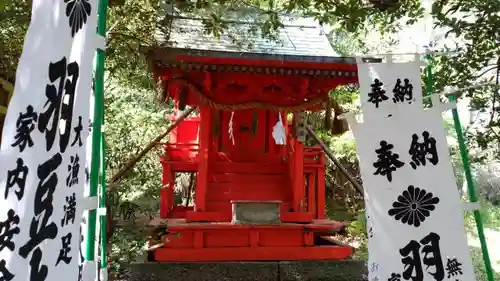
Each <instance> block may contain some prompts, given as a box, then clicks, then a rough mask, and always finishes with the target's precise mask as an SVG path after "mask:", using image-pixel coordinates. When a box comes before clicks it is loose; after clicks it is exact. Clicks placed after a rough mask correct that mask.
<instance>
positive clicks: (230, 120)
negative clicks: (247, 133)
mask: <svg viewBox="0 0 500 281" xmlns="http://www.w3.org/2000/svg"><path fill="white" fill-rule="evenodd" d="M233 117H234V111H233V112H231V118H230V119H229V125H228V126H229V129H228V130H227V133H228V134H229V139H230V140H231V142H232V143H233V146H234V134H233Z"/></svg>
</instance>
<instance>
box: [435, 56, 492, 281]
mask: <svg viewBox="0 0 500 281" xmlns="http://www.w3.org/2000/svg"><path fill="white" fill-rule="evenodd" d="M425 58H426V59H427V60H428V61H429V64H428V65H427V93H428V94H432V93H433V92H434V91H433V79H432V78H433V77H432V65H431V63H430V61H431V57H430V56H426V57H425ZM448 98H449V100H450V101H456V98H455V96H453V95H450V96H449V97H448ZM451 113H452V115H453V122H454V125H455V131H456V132H457V141H458V147H459V149H460V156H461V158H462V163H463V166H464V172H465V179H466V181H467V191H468V194H469V201H470V202H471V203H477V202H478V198H477V194H476V187H475V185H474V180H473V178H472V172H471V168H470V163H469V154H468V151H467V146H466V145H465V139H464V133H463V131H462V125H461V124H460V117H459V116H458V110H457V109H456V108H453V109H452V110H451ZM473 214H474V220H475V221H476V228H477V234H478V236H479V241H480V242H481V250H482V252H483V260H484V267H485V268H486V275H487V276H488V281H495V277H494V275H493V269H492V267H491V261H490V255H489V252H488V244H487V242H486V237H485V235H484V227H483V220H482V218H481V212H480V211H479V210H474V212H473Z"/></svg>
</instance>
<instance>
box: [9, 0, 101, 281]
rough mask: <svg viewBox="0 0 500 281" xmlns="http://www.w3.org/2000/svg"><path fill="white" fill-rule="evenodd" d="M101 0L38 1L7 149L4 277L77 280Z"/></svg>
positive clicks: (19, 280)
mask: <svg viewBox="0 0 500 281" xmlns="http://www.w3.org/2000/svg"><path fill="white" fill-rule="evenodd" d="M97 4H98V3H97V0H79V1H73V0H34V1H33V3H32V9H33V11H32V18H31V23H30V26H29V29H28V32H27V35H26V37H25V42H24V48H23V53H22V55H21V58H20V61H19V65H18V68H17V73H16V83H15V90H14V95H13V97H12V100H11V102H10V104H9V109H8V112H7V117H6V121H5V126H4V129H3V138H2V147H1V151H0V163H1V166H0V186H1V187H3V188H4V190H3V192H2V196H0V203H1V204H0V225H1V226H2V230H1V231H0V234H1V236H0V278H1V280H5V281H26V280H31V281H43V280H47V281H48V280H51V281H57V280H61V281H63V280H64V281H66V280H77V279H78V263H79V245H80V243H79V242H80V221H81V218H82V212H83V209H82V208H83V206H82V204H80V202H81V199H82V198H83V191H84V182H85V181H84V179H85V171H84V165H85V163H86V151H85V142H86V139H87V131H86V130H85V128H86V122H87V120H88V119H89V100H90V97H89V93H90V88H91V84H92V67H93V65H92V60H93V57H94V53H95V46H96V42H97V40H96V26H97Z"/></svg>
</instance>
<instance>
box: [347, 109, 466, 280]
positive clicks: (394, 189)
mask: <svg viewBox="0 0 500 281" xmlns="http://www.w3.org/2000/svg"><path fill="white" fill-rule="evenodd" d="M351 119H352V118H351ZM350 123H351V124H350V125H351V128H352V130H353V133H354V136H355V138H356V145H357V151H358V157H359V161H360V170H361V176H362V178H363V186H364V190H365V202H366V209H367V216H369V222H370V230H369V247H368V248H369V263H368V269H369V280H389V281H402V280H412V281H431V280H432V281H434V280H437V281H442V280H453V281H456V280H459V281H474V280H476V278H475V276H474V271H473V267H472V260H471V257H470V254H469V249H468V245H467V238H466V235H465V229H464V223H463V210H462V207H461V201H460V194H459V191H458V188H457V185H456V180H455V175H454V172H453V168H452V162H451V159H450V156H449V151H448V144H447V141H446V134H445V129H444V124H443V120H442V117H441V110H440V108H439V107H437V108H432V109H429V110H423V109H421V110H420V111H414V112H413V113H412V114H400V115H394V116H393V117H391V118H385V119H383V120H378V121H374V120H366V119H365V122H364V123H359V124H358V123H356V122H354V120H351V121H350Z"/></svg>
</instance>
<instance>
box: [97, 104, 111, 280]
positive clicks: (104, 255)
mask: <svg viewBox="0 0 500 281" xmlns="http://www.w3.org/2000/svg"><path fill="white" fill-rule="evenodd" d="M103 109H104V107H103ZM103 116H104V110H103ZM102 123H103V125H104V118H103V119H102ZM105 151H106V144H105V143H104V134H101V167H100V168H101V184H100V187H101V190H100V197H99V208H100V209H101V210H107V209H106V182H107V179H106V162H105V161H106V160H105V159H106V158H105ZM109 215H110V214H107V213H105V212H101V213H100V216H99V229H100V231H101V233H100V238H101V239H100V240H101V275H100V276H101V280H103V281H105V280H107V273H108V270H107V269H108V244H107V243H108V239H107V232H108V231H107V220H106V216H109Z"/></svg>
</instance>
